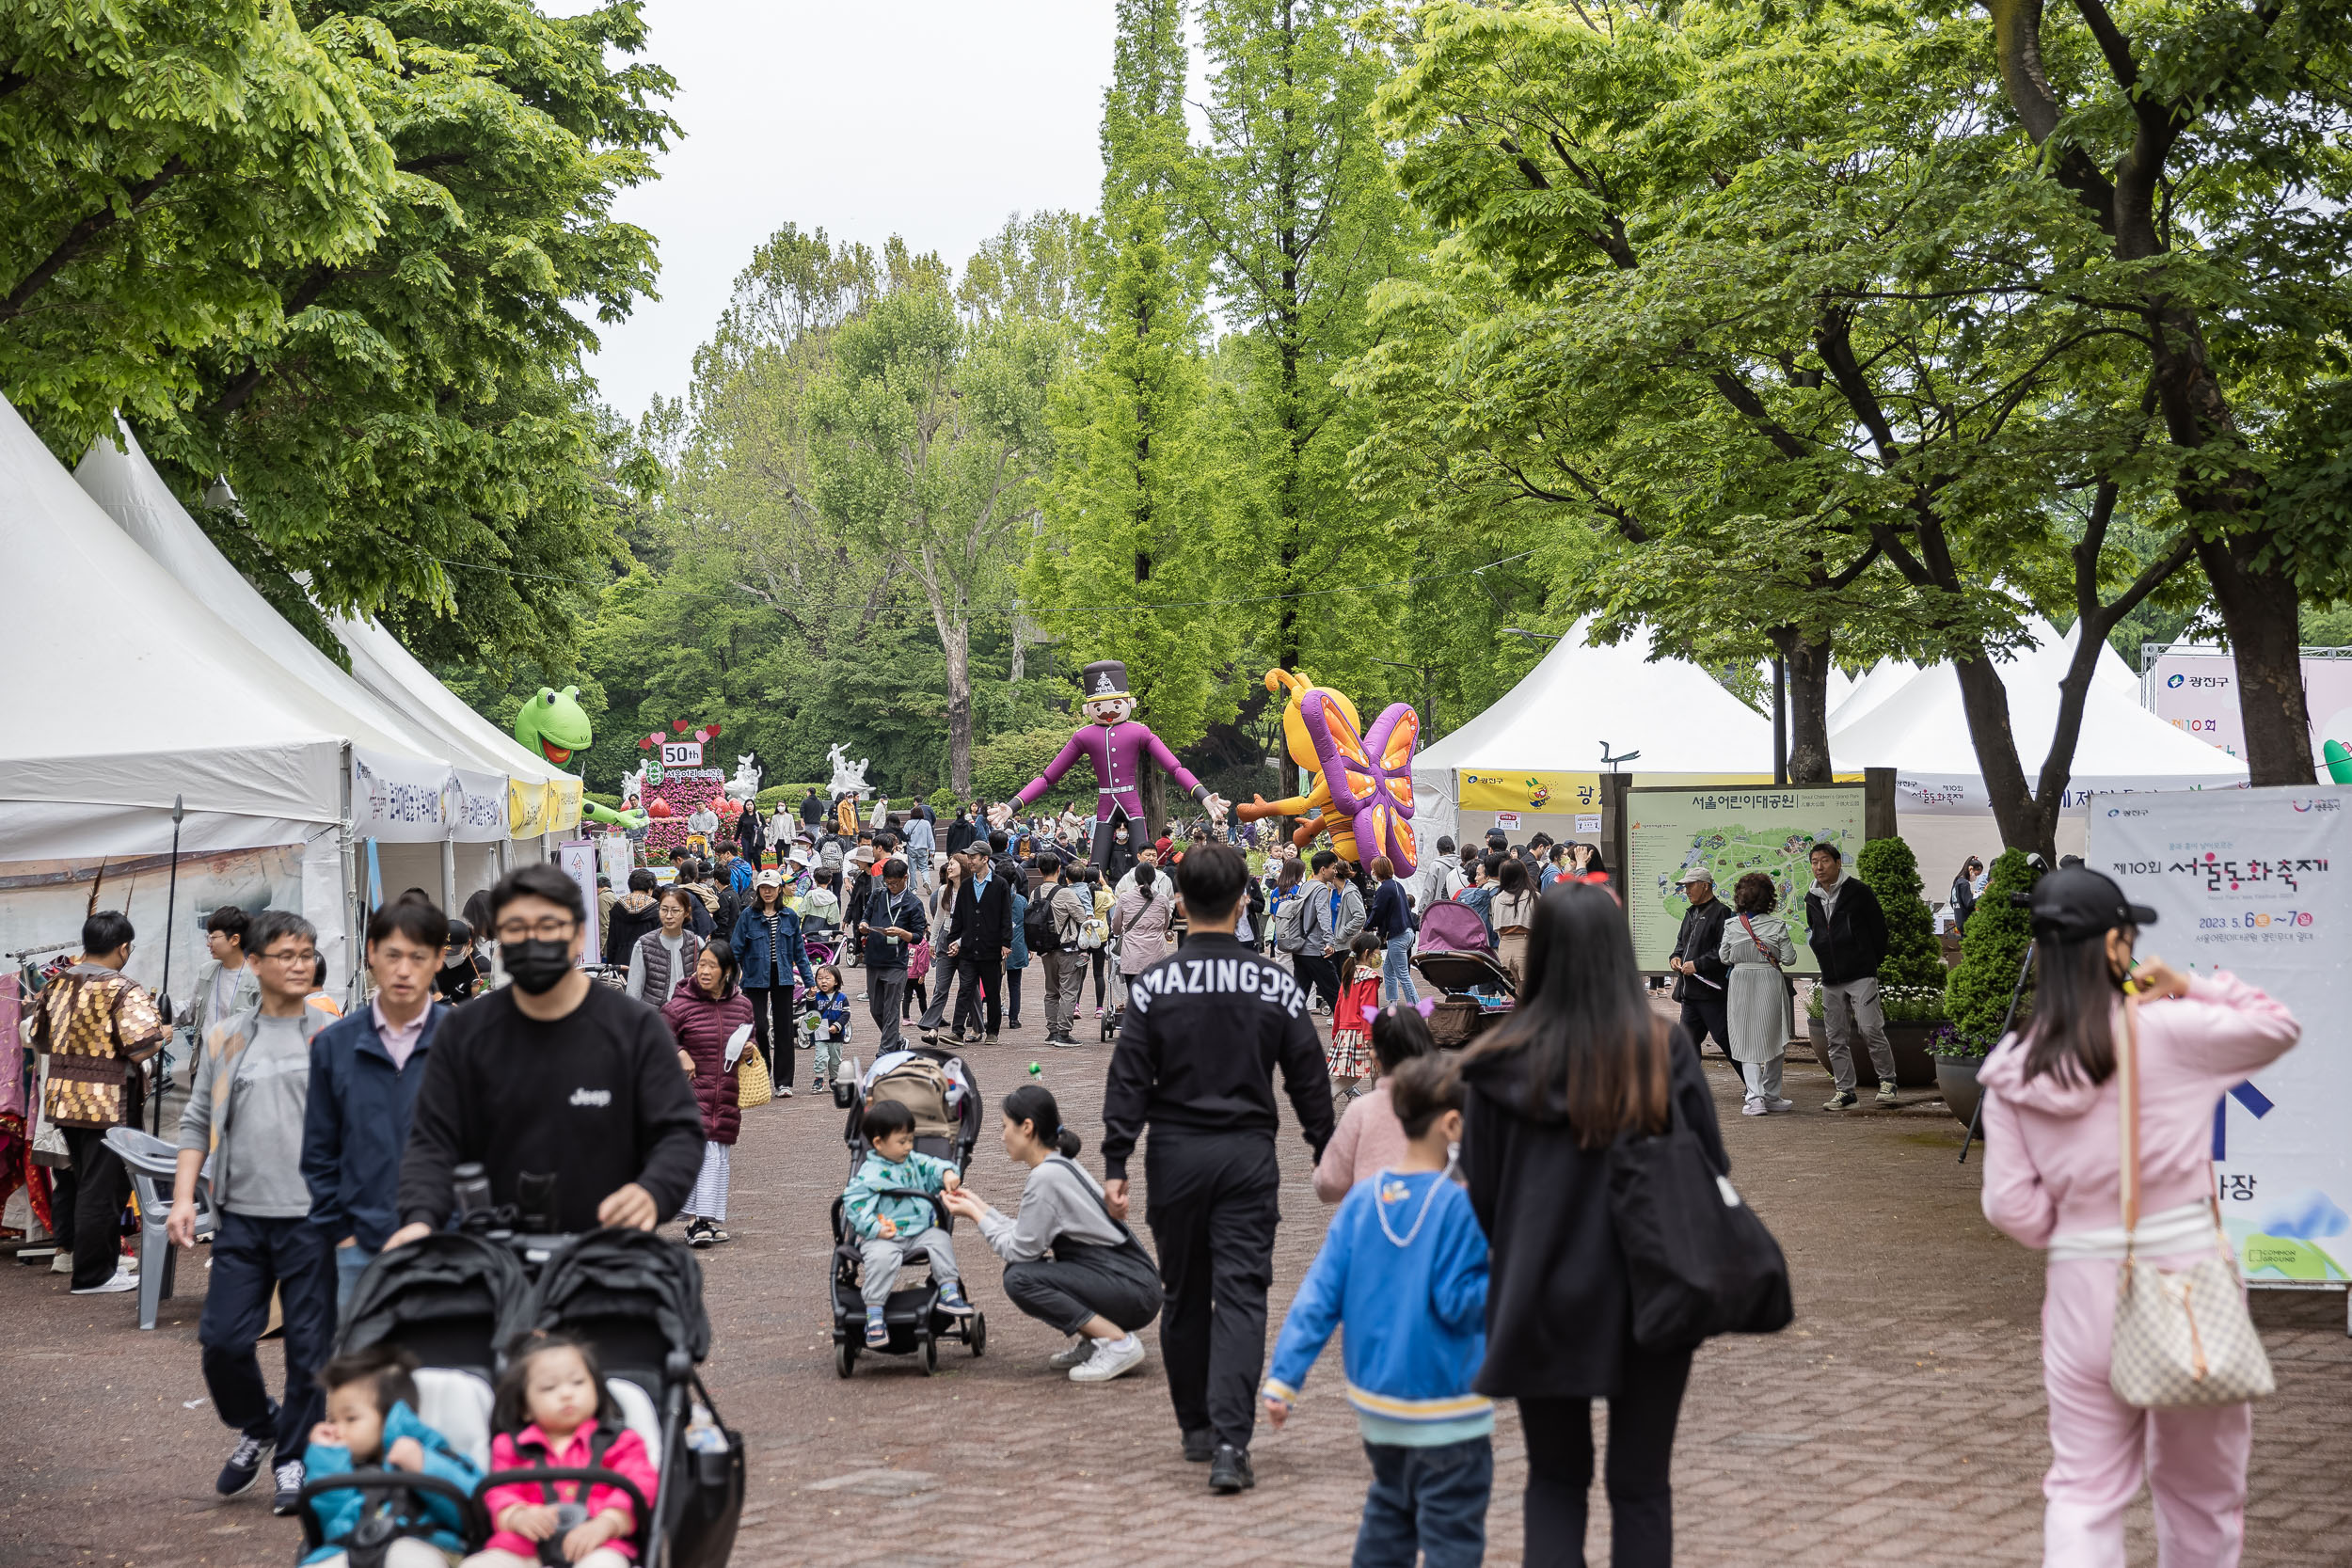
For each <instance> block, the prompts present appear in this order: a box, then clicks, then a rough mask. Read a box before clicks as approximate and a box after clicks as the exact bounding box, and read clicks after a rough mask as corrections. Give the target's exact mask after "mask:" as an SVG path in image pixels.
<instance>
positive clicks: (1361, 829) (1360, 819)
mask: <svg viewBox="0 0 2352 1568" xmlns="http://www.w3.org/2000/svg"><path fill="white" fill-rule="evenodd" d="M1324 698H1325V693H1324V692H1323V691H1322V690H1321V689H1315V690H1311V691H1309V692H1307V693H1306V694H1305V695H1304V696H1303V697H1302V698H1301V699H1300V701H1299V705H1298V712H1299V717H1300V718H1302V719H1304V720H1305V721H1306V722H1307V734H1308V736H1310V738H1311V739H1312V740H1313V742H1314V748H1315V758H1316V760H1317V761H1319V762H1321V763H1322V764H1323V782H1324V784H1325V786H1326V787H1327V788H1328V789H1329V790H1330V792H1331V804H1332V806H1333V807H1334V808H1335V809H1336V810H1338V811H1340V812H1343V813H1345V814H1346V815H1347V816H1349V817H1350V818H1352V819H1353V820H1354V822H1355V825H1356V843H1357V847H1358V848H1359V852H1360V853H1361V854H1362V855H1363V858H1364V863H1365V864H1367V865H1369V864H1371V863H1372V860H1373V857H1374V856H1375V855H1386V856H1387V857H1388V858H1389V863H1390V864H1391V865H1393V866H1394V867H1395V868H1396V874H1397V875H1398V876H1400V877H1409V876H1411V875H1412V874H1413V867H1414V863H1415V860H1414V852H1413V748H1414V746H1415V745H1416V744H1417V743H1418V742H1419V740H1420V739H1421V719H1420V718H1419V716H1418V715H1416V714H1415V713H1414V712H1413V710H1412V708H1411V707H1409V706H1407V705H1406V704H1404V703H1391V704H1390V705H1389V706H1388V707H1387V708H1386V709H1385V710H1384V711H1383V712H1382V713H1381V715H1380V717H1379V718H1378V719H1376V720H1375V721H1373V725H1372V730H1371V732H1370V733H1369V734H1364V735H1359V734H1358V733H1357V730H1356V722H1355V720H1354V719H1353V718H1351V717H1350V716H1349V715H1348V713H1347V712H1346V711H1345V710H1344V709H1343V708H1342V707H1341V706H1340V705H1339V704H1337V703H1332V702H1326V701H1325V700H1324Z"/></svg>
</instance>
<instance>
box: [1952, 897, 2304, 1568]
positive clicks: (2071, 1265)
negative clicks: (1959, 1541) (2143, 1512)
mask: <svg viewBox="0 0 2352 1568" xmlns="http://www.w3.org/2000/svg"><path fill="white" fill-rule="evenodd" d="M2154 920H2155V912H2154V911H2152V910H2149V909H2147V908H2145V907H2144V906H2141V905H2136V904H2127V903H2125V902H2124V901H2123V894H2122V889H2121V888H2119V887H2117V886H2116V885H2115V883H2114V882H2112V881H2110V880H2108V879H2106V877H2103V876H2101V875H2100V874H2099V873H2097V872H2095V871H2091V870H2089V869H2086V868H2082V867H2074V868H2071V869H2066V870H2060V871H2056V872H2053V873H2051V874H2050V875H2049V876H2047V877H2044V878H2043V879H2042V881H2041V883H2040V884H2039V885H2038V886H2037V887H2036V888H2035V889H2034V895H2033V927H2034V939H2035V945H2036V952H2035V959H2034V962H2035V1001H2034V1017H2033V1021H2032V1022H2030V1023H2029V1024H2028V1025H2027V1026H2026V1029H2025V1031H2024V1034H2023V1036H2022V1037H2020V1036H2016V1035H2012V1036H2010V1037H2009V1038H2007V1039H2004V1040H2003V1041H2002V1042H2001V1044H2000V1046H1999V1048H1998V1049H1997V1050H1995V1051H1994V1053H1993V1054H1992V1055H1990V1056H1988V1057H1987V1058H1986V1059H1985V1063H1984V1067H1983V1069H1982V1070H1981V1072H1980V1073H1979V1083H1981V1084H1982V1085H1983V1086H1984V1089H1985V1097H1986V1098H1985V1112H1984V1115H1985V1140H1984V1148H1985V1162H1984V1213H1985V1217H1986V1218H1987V1219H1989V1220H1991V1221H1992V1222H1993V1223H1994V1225H1996V1226H1998V1227H2000V1228H2001V1229H2003V1230H2005V1231H2007V1232H2008V1233H2009V1234H2010V1235H2011V1236H2013V1237H2015V1238H2016V1239H2017V1240H2018V1241H2020V1242H2023V1243H2025V1244H2026V1245H2027V1246H2030V1247H2045V1248H2047V1249H2048V1250H2049V1254H2050V1263H2049V1283H2048V1287H2047V1289H2046V1291H2045V1292H2044V1294H2043V1298H2042V1386H2043V1388H2044V1389H2045V1390H2046V1392H2047V1394H2048V1397H2049V1402H2050V1449H2051V1460H2050V1471H2049V1474H2048V1475H2047V1476H2046V1477H2045V1478H2044V1479H2043V1481H2042V1495H2043V1496H2044V1497H2046V1498H2048V1500H2049V1501H2048V1508H2047V1510H2046V1512H2045V1513H2044V1514H2043V1519H2042V1561H2043V1563H2044V1564H2047V1565H2049V1568H2058V1565H2060V1564H2063V1565H2064V1568H2123V1509H2124V1506H2125V1505H2126V1504H2127V1503H2129V1502H2130V1501H2131V1499H2132V1497H2133V1496H2134V1495H2135V1494H2136V1493H2137V1492H2138V1490H2139V1482H2140V1476H2141V1472H2142V1470H2143V1469H2144V1470H2145V1471H2146V1473H2147V1479H2148V1484H2149V1489H2150V1491H2151V1492H2152V1493H2153V1496H2154V1499H2155V1513H2156V1550H2157V1560H2158V1561H2159V1562H2160V1563H2161V1564H2163V1568H2233V1565H2234V1564H2235V1563H2236V1562H2237V1560H2238V1553H2239V1550H2240V1548H2241V1546H2242V1545H2243V1544H2244V1537H2245V1525H2246V1461H2247V1455H2248V1451H2249V1449H2250V1448H2251V1447H2252V1444H2253V1409H2252V1407H2251V1406H2250V1405H2247V1404H2227V1405H2213V1406H2205V1407H2201V1408H2195V1409H2164V1410H2139V1409H2135V1408H2134V1407H2132V1406H2130V1405H2127V1404H2125V1403H2123V1402H2122V1401H2121V1400H2119V1399H2117V1398H2116V1397H2115V1395H2114V1394H2113V1393H2112V1392H2111V1391H2110V1390H2109V1388H2108V1386H2107V1360H2108V1351H2109V1342H2110V1337H2111V1335H2112V1332H2113V1321H2114V1314H2115V1280H2116V1265H2117V1263H2118V1262H2119V1261H2120V1260H2121V1259H2122V1257H2123V1229H2122V1127H2121V1124H2120V1121H2119V1119H2118V1093H2119V1086H2118V1085H2117V1083H2116V1080H2115V1060H2116V1058H2115V1042H2116V1039H2117V1037H2118V1036H2119V1034H2120V1032H2121V1031H2122V1029H2123V1028H2124V1027H2125V1017H2124V1012H2125V1009H2124V1001H2123V990H2122V982H2123V979H2124V977H2125V976H2126V975H2127V974H2128V975H2129V976H2130V977H2131V979H2132V980H2133V982H2134V984H2135V987H2136V989H2137V993H2138V1001H2137V1004H2136V1007H2135V1010H2136V1011H2137V1014H2138V1035H2137V1038H2138V1052H2137V1059H2138V1063H2139V1072H2138V1079H2139V1100H2140V1104H2139V1191H2140V1204H2139V1228H2138V1241H2137V1255H2138V1256H2139V1257H2140V1258H2142V1259H2146V1260H2148V1261H2150V1262H2153V1263H2156V1264H2159V1265H2161V1266H2165V1267H2183V1266H2186V1265H2188V1264H2190V1263H2193V1262H2194V1261H2196V1260H2197V1259H2199V1258H2200V1257H2203V1256H2207V1255H2209V1254H2210V1253H2211V1252H2212V1250H2213V1248H2214V1247H2215V1246H2216V1245H2217V1244H2218V1243H2217V1240H2216V1235H2215V1220H2214V1213H2213V1209H2212V1207H2211V1204H2212V1196H2213V1171H2212V1166H2211V1164H2210V1161H2209V1155H2210V1153H2211V1149H2212V1140H2213V1108H2214V1104H2215V1102H2216V1101H2218V1100H2219V1099H2220V1097H2221V1096H2222V1095H2223V1094H2224V1093H2225V1092H2227V1091H2228V1090H2229V1089H2230V1088H2231V1087H2232V1086H2233V1085H2235V1084H2237V1083H2238V1082H2239V1081H2240V1080H2242V1079H2244V1078H2245V1077H2246V1076H2247V1075H2248V1074H2249V1073H2250V1072H2253V1071H2255V1070H2256V1069H2260V1068H2261V1067H2263V1066H2264V1065H2265V1063H2268V1062H2272V1061H2275V1060H2277V1059H2278V1058H2279V1057H2280V1055H2283V1054H2284V1053H2286V1051H2287V1049H2288V1048H2289V1047H2291V1046H2293V1045H2294V1044H2295V1041H2296V1036H2297V1035H2298V1034H2299V1033H2300V1027H2299V1026H2298V1025H2297V1024H2296V1022H2295V1019H2294V1017H2293V1015H2292V1014H2290V1013H2289V1012H2288V1011H2287V1010H2286V1009H2285V1008H2284V1007H2282V1006H2280V1005H2279V1004H2278V1003H2276V1002H2274V1001H2272V1000H2271V999H2270V998H2269V997H2267V996H2265V995H2264V994H2263V993H2262V992H2261V991H2259V990H2255V989H2254V988H2253V987H2251V986H2249V985H2246V984H2244V983H2242V982H2241V981H2238V980H2236V979H2233V977H2232V976H2231V975H2229V974H2227V973H2224V972H2220V971H2216V972H2215V973H2213V974H2210V975H2204V974H2201V975H2196V976H2194V977H2191V976H2186V975H2183V974H2178V973H2176V972H2174V971H2173V970H2171V969H2169V968H2168V967H2166V966H2165V965H2164V964H2163V963H2162V962H2161V961H2159V960H2157V959H2155V958H2146V959H2141V960H2138V961H2137V962H2135V961H2134V959H2133V958H2132V942H2133V940H2134V938H2135V937H2136V936H2137V927H2141V926H2146V925H2150V924H2153V922H2154Z"/></svg>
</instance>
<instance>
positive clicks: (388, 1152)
mask: <svg viewBox="0 0 2352 1568" xmlns="http://www.w3.org/2000/svg"><path fill="white" fill-rule="evenodd" d="M448 942H449V919H448V917H447V916H446V915H444V914H442V912H441V911H439V910H437V909H436V908H434V907H433V905H432V903H431V902H429V901H428V900H426V899H425V898H423V897H421V896H419V895H414V894H411V895H409V896H407V897H405V898H403V899H401V900H400V901H398V902H397V903H391V904H386V905H384V906H383V907H382V908H380V909H378V910H377V911H375V913H374V914H373V915H372V916H370V917H369V920H368V973H369V974H371V975H373V977H374V979H375V999H374V1000H373V1001H372V1002H370V1003H369V1004H368V1006H366V1007H365V1008H364V1009H362V1010H360V1011H358V1012H355V1013H353V1014H352V1015H351V1016H350V1017H348V1018H343V1019H339V1020H337V1021H336V1022H334V1023H332V1024H329V1025H328V1026H327V1027H326V1028H325V1029H322V1030H320V1031H319V1032H318V1034H317V1036H316V1037H313V1038H312V1039H311V1041H310V1103H309V1105H308V1107H307V1109H306V1111H305V1113H304V1116H303V1122H302V1178H303V1180H304V1181H305V1182H306V1183H308V1184H309V1186H310V1223H311V1224H312V1225H315V1226H318V1227H322V1228H324V1229H325V1230H326V1232H327V1239H328V1242H329V1243H330V1244H332V1245H333V1246H334V1247H335V1310H336V1312H337V1314H338V1315H339V1316H340V1315H341V1314H342V1311H343V1309H344V1308H345V1307H346V1306H348V1305H349V1303H350V1300H351V1292H352V1288H353V1287H354V1286H355V1285H357V1284H358V1279H359V1275H360V1271H362V1270H364V1269H365V1268H366V1267H367V1266H368V1260H369V1259H372V1258H373V1257H374V1256H375V1254H376V1253H377V1252H378V1251H379V1250H380V1249H381V1248H382V1247H383V1245H384V1243H385V1241H386V1239H387V1238H389V1236H390V1235H391V1233H392V1232H393V1231H394V1230H396V1229H398V1228H399V1227H400V1203H399V1198H400V1157H401V1151H402V1150H404V1149H405V1148H407V1147H408V1117H409V1113H410V1111H411V1110H413V1109H414V1108H415V1105H416V1102H417V1087H418V1085H421V1084H422V1083H423V1082H424V1062H425V1053H427V1052H429V1051H431V1050H432V1048H433V1037H434V1035H435V1034H436V1033H437V1031H438V1029H439V1028H440V1025H441V1022H442V1020H444V1019H445V1018H447V1017H448V1016H449V1013H450V1009H449V1008H448V1007H447V1006H443V1005H442V1004H440V1003H437V1002H436V1001H434V999H433V977H434V974H435V971H436V970H437V969H438V968H439V966H440V962H441V949H442V948H443V947H444V946H446V945H447V944H448Z"/></svg>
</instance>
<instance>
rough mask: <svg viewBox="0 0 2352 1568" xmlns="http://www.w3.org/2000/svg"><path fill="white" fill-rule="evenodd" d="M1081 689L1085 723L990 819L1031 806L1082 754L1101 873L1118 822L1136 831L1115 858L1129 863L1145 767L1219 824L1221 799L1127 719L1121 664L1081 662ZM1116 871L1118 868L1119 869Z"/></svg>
mask: <svg viewBox="0 0 2352 1568" xmlns="http://www.w3.org/2000/svg"><path fill="white" fill-rule="evenodd" d="M1080 689H1081V690H1082V691H1083V692H1084V693H1085V695H1084V697H1083V698H1082V699H1081V700H1082V701H1083V703H1084V704H1085V709H1086V715H1087V719H1088V720H1089V722H1088V723H1087V724H1086V726H1085V727H1084V728H1082V729H1080V730H1079V731H1078V733H1077V734H1075V735H1073V736H1071V737H1070V740H1069V743H1068V744H1067V745H1065V746H1063V747H1062V749H1061V752H1060V754H1059V755H1057V756H1056V757H1055V758H1054V760H1053V761H1052V762H1049V763H1047V764H1046V765H1045V771H1044V772H1042V773H1041V774H1039V775H1038V776H1037V777H1036V778H1034V779H1031V780H1030V781H1029V782H1028V783H1027V784H1025V785H1023V786H1022V789H1021V793H1020V794H1018V795H1016V796H1014V797H1013V800H1012V805H1011V806H1010V807H1000V808H998V810H997V811H996V812H995V813H993V814H992V816H1010V815H1011V812H1012V810H1013V809H1016V808H1024V807H1026V806H1028V805H1030V804H1031V803H1033V802H1034V801H1035V800H1037V799H1038V797H1039V796H1041V795H1043V794H1044V793H1045V792H1046V791H1047V790H1049V789H1051V788H1053V787H1054V785H1055V784H1058V783H1060V782H1061V776H1062V775H1063V774H1064V773H1067V772H1069V771H1070V767H1071V765H1072V764H1073V763H1074V762H1076V761H1077V760H1078V759H1079V758H1080V757H1085V758H1086V759H1087V760H1088V761H1089V762H1090V763H1092V764H1093V765H1094V784H1095V790H1094V846H1093V856H1092V859H1093V861H1094V863H1095V864H1097V865H1100V866H1103V867H1104V869H1106V870H1109V869H1111V867H1112V863H1113V860H1114V858H1115V856H1114V848H1113V844H1114V840H1113V838H1112V836H1111V835H1112V832H1113V831H1114V829H1115V827H1116V825H1117V824H1119V823H1121V822H1132V823H1134V824H1136V826H1135V827H1134V828H1133V829H1131V830H1130V831H1129V843H1127V844H1125V845H1120V846H1118V847H1117V851H1116V859H1118V860H1119V861H1121V862H1124V863H1133V861H1134V858H1135V857H1134V851H1135V847H1136V845H1137V844H1139V843H1140V842H1141V839H1142V824H1143V776H1144V769H1145V768H1148V767H1151V766H1152V764H1154V763H1156V764H1158V765H1159V767H1160V768H1163V769H1164V770H1165V771H1166V772H1167V773H1168V776H1169V777H1170V778H1172V779H1174V780H1175V781H1176V783H1177V784H1179V785H1181V786H1182V787H1183V788H1184V790H1185V791H1186V792H1187V793H1188V794H1190V795H1191V796H1192V798H1193V799H1194V800H1197V801H1199V802H1200V805H1201V806H1202V808H1203V809H1205V810H1206V811H1207V812H1208V814H1209V815H1210V816H1212V817H1213V818H1216V820H1219V821H1222V820H1223V819H1224V816H1225V802H1224V800H1222V799H1220V798H1219V797H1218V796H1216V795H1215V794H1213V793H1212V792H1211V791H1210V789H1209V786H1208V785H1206V784H1202V783H1201V782H1200V780H1199V779H1196V778H1194V777H1193V776H1192V771H1191V769H1189V768H1186V767H1185V766H1184V764H1183V763H1181V762H1178V761H1177V760H1176V753H1175V752H1171V751H1169V750H1168V743H1167V742H1166V741H1164V740H1162V739H1161V738H1160V737H1159V736H1156V735H1153V734H1152V730H1151V726H1149V725H1147V724H1142V723H1138V722H1136V721H1134V720H1133V719H1130V718H1129V717H1128V715H1130V714H1131V713H1133V712H1134V711H1135V699H1134V698H1133V697H1132V696H1130V695H1129V694H1128V691H1127V666H1126V665H1124V664H1122V663H1121V662H1120V661H1119V660H1118V659H1115V658H1106V659H1103V660H1100V661H1099V662H1097V663H1093V664H1089V665H1088V666H1087V667H1086V669H1085V670H1084V671H1083V672H1082V673H1081V678H1080ZM1120 869H1121V870H1123V869H1124V865H1121V866H1120ZM1114 874H1116V873H1114Z"/></svg>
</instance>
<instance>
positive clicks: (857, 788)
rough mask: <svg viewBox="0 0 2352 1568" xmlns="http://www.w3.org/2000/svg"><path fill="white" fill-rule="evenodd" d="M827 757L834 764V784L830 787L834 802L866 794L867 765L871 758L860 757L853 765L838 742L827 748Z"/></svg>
mask: <svg viewBox="0 0 2352 1568" xmlns="http://www.w3.org/2000/svg"><path fill="white" fill-rule="evenodd" d="M825 755H826V757H827V758H828V759H829V760H831V762H832V763H833V784H831V785H830V786H829V787H830V790H831V792H832V795H833V798H834V800H840V799H841V798H842V797H843V796H845V795H856V796H863V795H865V794H866V763H867V762H868V761H870V760H871V759H870V758H866V757H860V758H858V759H857V761H856V762H855V763H854V764H852V763H851V762H850V757H849V753H848V752H845V751H843V750H842V749H841V746H840V744H839V743H838V742H835V743H834V744H833V745H831V746H828V747H826V748H825Z"/></svg>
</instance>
